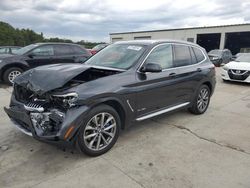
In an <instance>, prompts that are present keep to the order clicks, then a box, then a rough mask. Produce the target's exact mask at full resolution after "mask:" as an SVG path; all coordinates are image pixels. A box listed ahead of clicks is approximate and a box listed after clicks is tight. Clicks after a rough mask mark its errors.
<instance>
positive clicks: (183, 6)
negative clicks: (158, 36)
mask: <svg viewBox="0 0 250 188" xmlns="http://www.w3.org/2000/svg"><path fill="white" fill-rule="evenodd" d="M0 20H1V21H5V22H8V23H10V24H11V25H12V26H14V27H18V28H30V29H33V30H34V31H36V32H43V33H44V35H45V37H56V36H57V37H62V38H69V39H72V40H74V41H77V40H82V39H83V40H88V41H109V33H111V32H125V31H138V30H154V29H169V28H181V27H195V26H211V25H222V24H223V25H225V24H240V23H249V22H250V1H249V0H231V1H230V0H142V1H141V0H0Z"/></svg>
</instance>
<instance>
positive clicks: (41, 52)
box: [32, 46, 54, 56]
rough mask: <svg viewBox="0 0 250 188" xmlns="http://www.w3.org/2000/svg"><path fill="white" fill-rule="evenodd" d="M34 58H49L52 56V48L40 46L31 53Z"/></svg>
mask: <svg viewBox="0 0 250 188" xmlns="http://www.w3.org/2000/svg"><path fill="white" fill-rule="evenodd" d="M32 54H33V55H35V56H50V55H54V49H53V46H41V47H38V48H36V49H34V50H33V51H32Z"/></svg>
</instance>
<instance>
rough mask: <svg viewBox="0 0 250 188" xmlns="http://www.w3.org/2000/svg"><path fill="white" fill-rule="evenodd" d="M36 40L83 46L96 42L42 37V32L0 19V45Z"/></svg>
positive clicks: (93, 44)
mask: <svg viewBox="0 0 250 188" xmlns="http://www.w3.org/2000/svg"><path fill="white" fill-rule="evenodd" d="M37 42H65V43H77V44H80V45H83V46H84V47H85V48H92V47H94V46H95V45H97V44H100V43H95V42H86V41H84V40H81V41H78V42H73V41H72V40H70V39H61V38H58V37H55V38H44V36H43V33H40V34H38V33H36V32H34V31H33V30H32V29H18V28H14V27H12V26H11V25H10V24H8V23H5V22H2V21H0V46H27V45H29V44H33V43H37Z"/></svg>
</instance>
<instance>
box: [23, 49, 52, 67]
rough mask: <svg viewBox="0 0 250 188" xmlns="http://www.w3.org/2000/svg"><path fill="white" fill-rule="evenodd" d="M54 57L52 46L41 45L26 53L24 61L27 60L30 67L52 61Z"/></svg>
mask: <svg viewBox="0 0 250 188" xmlns="http://www.w3.org/2000/svg"><path fill="white" fill-rule="evenodd" d="M54 57H55V56H54V48H53V46H52V45H42V46H38V47H37V48H35V49H34V50H32V51H31V52H29V54H27V59H26V61H27V62H28V64H29V65H30V67H31V68H33V67H37V66H41V65H47V64H51V63H53V60H54Z"/></svg>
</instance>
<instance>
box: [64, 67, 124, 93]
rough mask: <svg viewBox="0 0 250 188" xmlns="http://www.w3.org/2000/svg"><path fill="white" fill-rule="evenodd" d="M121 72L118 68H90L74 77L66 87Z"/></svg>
mask: <svg viewBox="0 0 250 188" xmlns="http://www.w3.org/2000/svg"><path fill="white" fill-rule="evenodd" d="M118 73H121V71H116V70H104V69H96V68H90V69H88V70H86V71H84V72H83V73H81V74H79V75H77V76H76V77H74V78H73V79H71V80H70V81H69V82H68V83H67V84H66V85H65V86H64V87H63V89H65V87H73V86H76V85H79V84H82V83H84V82H89V81H92V80H96V79H98V78H102V77H106V76H111V75H114V74H118Z"/></svg>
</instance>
